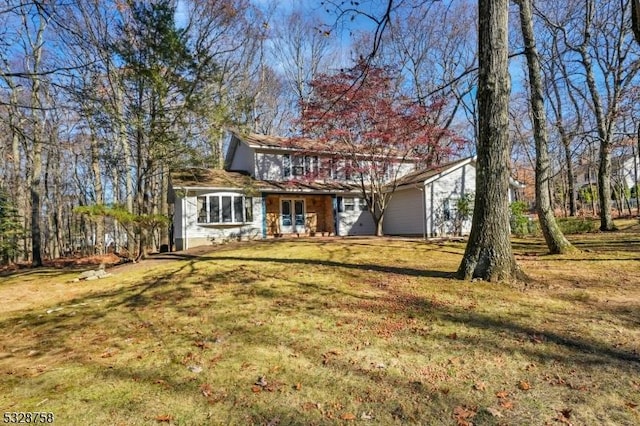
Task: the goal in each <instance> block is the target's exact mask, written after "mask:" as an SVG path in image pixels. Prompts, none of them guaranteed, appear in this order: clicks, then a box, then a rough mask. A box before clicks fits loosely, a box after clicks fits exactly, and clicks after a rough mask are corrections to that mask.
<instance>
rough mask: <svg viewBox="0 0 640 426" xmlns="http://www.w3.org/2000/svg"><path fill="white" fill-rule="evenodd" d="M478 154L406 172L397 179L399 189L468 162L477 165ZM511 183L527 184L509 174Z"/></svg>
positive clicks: (435, 176)
mask: <svg viewBox="0 0 640 426" xmlns="http://www.w3.org/2000/svg"><path fill="white" fill-rule="evenodd" d="M476 159H477V157H476V156H473V157H467V158H463V159H461V160H456V161H452V162H450V163H445V164H440V165H437V166H433V167H430V168H428V169H420V170H416V171H415V172H412V173H409V174H406V175H404V176H402V177H401V178H399V179H398V180H397V181H396V187H397V189H401V187H407V186H416V185H418V184H419V185H427V184H429V183H431V182H433V181H434V180H436V179H438V178H439V177H441V176H443V175H446V174H448V173H451V172H453V171H454V170H457V169H459V168H460V167H463V166H465V165H467V164H470V165H472V166H473V167H476ZM509 185H510V186H512V187H514V188H524V187H525V186H526V185H525V184H523V183H521V182H518V181H517V180H515V179H514V178H513V177H511V176H509Z"/></svg>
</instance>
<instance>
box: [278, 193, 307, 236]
mask: <svg viewBox="0 0 640 426" xmlns="http://www.w3.org/2000/svg"><path fill="white" fill-rule="evenodd" d="M280 229H281V230H282V233H283V234H291V233H301V232H305V220H304V200H303V199H283V200H281V202H280Z"/></svg>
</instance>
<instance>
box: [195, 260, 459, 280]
mask: <svg viewBox="0 0 640 426" xmlns="http://www.w3.org/2000/svg"><path fill="white" fill-rule="evenodd" d="M198 259H199V260H211V261H220V260H231V261H240V262H242V261H244V262H266V263H282V264H287V265H289V264H291V265H309V266H326V267H330V268H346V269H357V270H362V271H366V272H383V273H391V274H400V275H408V276H412V277H431V278H453V276H454V272H448V271H437V270H429V269H416V268H404V267H397V266H384V265H376V264H372V263H347V262H338V261H334V260H316V259H303V258H298V259H291V258H277V257H239V256H200V257H199V258H198Z"/></svg>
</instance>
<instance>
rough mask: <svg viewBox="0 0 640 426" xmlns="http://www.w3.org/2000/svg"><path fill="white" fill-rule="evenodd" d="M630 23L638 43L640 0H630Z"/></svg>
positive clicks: (639, 42)
mask: <svg viewBox="0 0 640 426" xmlns="http://www.w3.org/2000/svg"><path fill="white" fill-rule="evenodd" d="M631 25H632V28H633V35H634V36H635V38H636V41H637V42H638V44H640V0H631Z"/></svg>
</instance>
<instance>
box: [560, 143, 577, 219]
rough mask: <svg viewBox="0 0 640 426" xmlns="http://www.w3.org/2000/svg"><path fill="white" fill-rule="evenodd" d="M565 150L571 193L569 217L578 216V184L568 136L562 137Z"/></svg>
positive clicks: (569, 190)
mask: <svg viewBox="0 0 640 426" xmlns="http://www.w3.org/2000/svg"><path fill="white" fill-rule="evenodd" d="M560 137H561V138H562V146H563V148H564V161H565V164H566V166H567V184H568V189H567V191H568V192H569V216H572V217H573V216H575V215H576V182H575V177H574V176H573V162H572V161H571V143H570V141H569V139H568V137H567V135H561V136H560Z"/></svg>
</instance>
